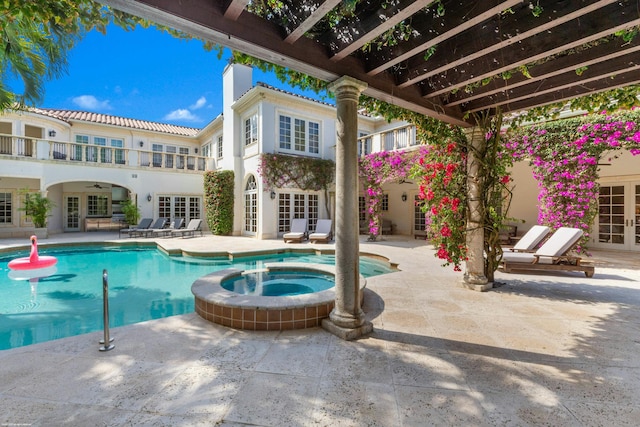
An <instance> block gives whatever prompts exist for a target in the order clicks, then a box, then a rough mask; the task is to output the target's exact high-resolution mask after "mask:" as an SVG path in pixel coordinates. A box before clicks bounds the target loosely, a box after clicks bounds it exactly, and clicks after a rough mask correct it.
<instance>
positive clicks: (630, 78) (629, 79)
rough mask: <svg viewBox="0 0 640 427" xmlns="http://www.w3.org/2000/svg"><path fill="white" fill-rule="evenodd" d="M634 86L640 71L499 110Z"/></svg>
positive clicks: (516, 103)
mask: <svg viewBox="0 0 640 427" xmlns="http://www.w3.org/2000/svg"><path fill="white" fill-rule="evenodd" d="M634 84H640V71H638V70H633V71H629V72H626V73H623V74H618V75H615V76H612V77H604V78H602V79H600V80H596V81H593V82H590V83H587V84H584V85H578V86H572V87H570V88H567V89H563V90H559V91H553V92H551V93H547V94H544V95H540V96H535V95H534V96H531V97H530V98H529V99H526V100H520V101H517V102H512V103H506V104H503V105H502V107H501V110H502V112H504V113H508V112H515V111H521V110H527V109H530V108H532V107H539V106H544V105H548V104H553V103H556V102H564V101H569V100H571V99H573V98H578V97H581V96H585V95H589V94H592V93H599V92H604V91H607V90H612V89H617V88H621V87H626V86H630V85H634Z"/></svg>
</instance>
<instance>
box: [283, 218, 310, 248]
mask: <svg viewBox="0 0 640 427" xmlns="http://www.w3.org/2000/svg"><path fill="white" fill-rule="evenodd" d="M282 238H283V239H284V242H285V243H287V242H296V243H301V242H302V241H303V240H304V239H306V238H307V219H306V218H296V219H294V220H292V221H291V229H290V230H289V232H288V233H285V234H284V236H282Z"/></svg>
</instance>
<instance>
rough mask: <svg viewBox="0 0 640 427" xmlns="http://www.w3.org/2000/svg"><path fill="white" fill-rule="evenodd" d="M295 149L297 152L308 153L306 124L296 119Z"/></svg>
mask: <svg viewBox="0 0 640 427" xmlns="http://www.w3.org/2000/svg"><path fill="white" fill-rule="evenodd" d="M294 124H295V127H294V134H293V135H294V141H295V145H294V149H295V150H296V151H306V150H307V144H306V142H307V141H306V139H307V132H306V122H305V121H304V120H300V119H295V121H294Z"/></svg>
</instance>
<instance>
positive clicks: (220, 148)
mask: <svg viewBox="0 0 640 427" xmlns="http://www.w3.org/2000/svg"><path fill="white" fill-rule="evenodd" d="M217 148H218V160H220V159H221V158H222V135H220V136H219V137H218V147H217Z"/></svg>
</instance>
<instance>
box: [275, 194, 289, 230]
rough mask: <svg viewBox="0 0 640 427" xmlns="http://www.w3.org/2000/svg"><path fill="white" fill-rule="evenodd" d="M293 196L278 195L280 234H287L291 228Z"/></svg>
mask: <svg viewBox="0 0 640 427" xmlns="http://www.w3.org/2000/svg"><path fill="white" fill-rule="evenodd" d="M290 211H291V194H289V193H278V232H279V233H286V232H287V231H289V229H290V228H291V215H290V214H289V212H290Z"/></svg>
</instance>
